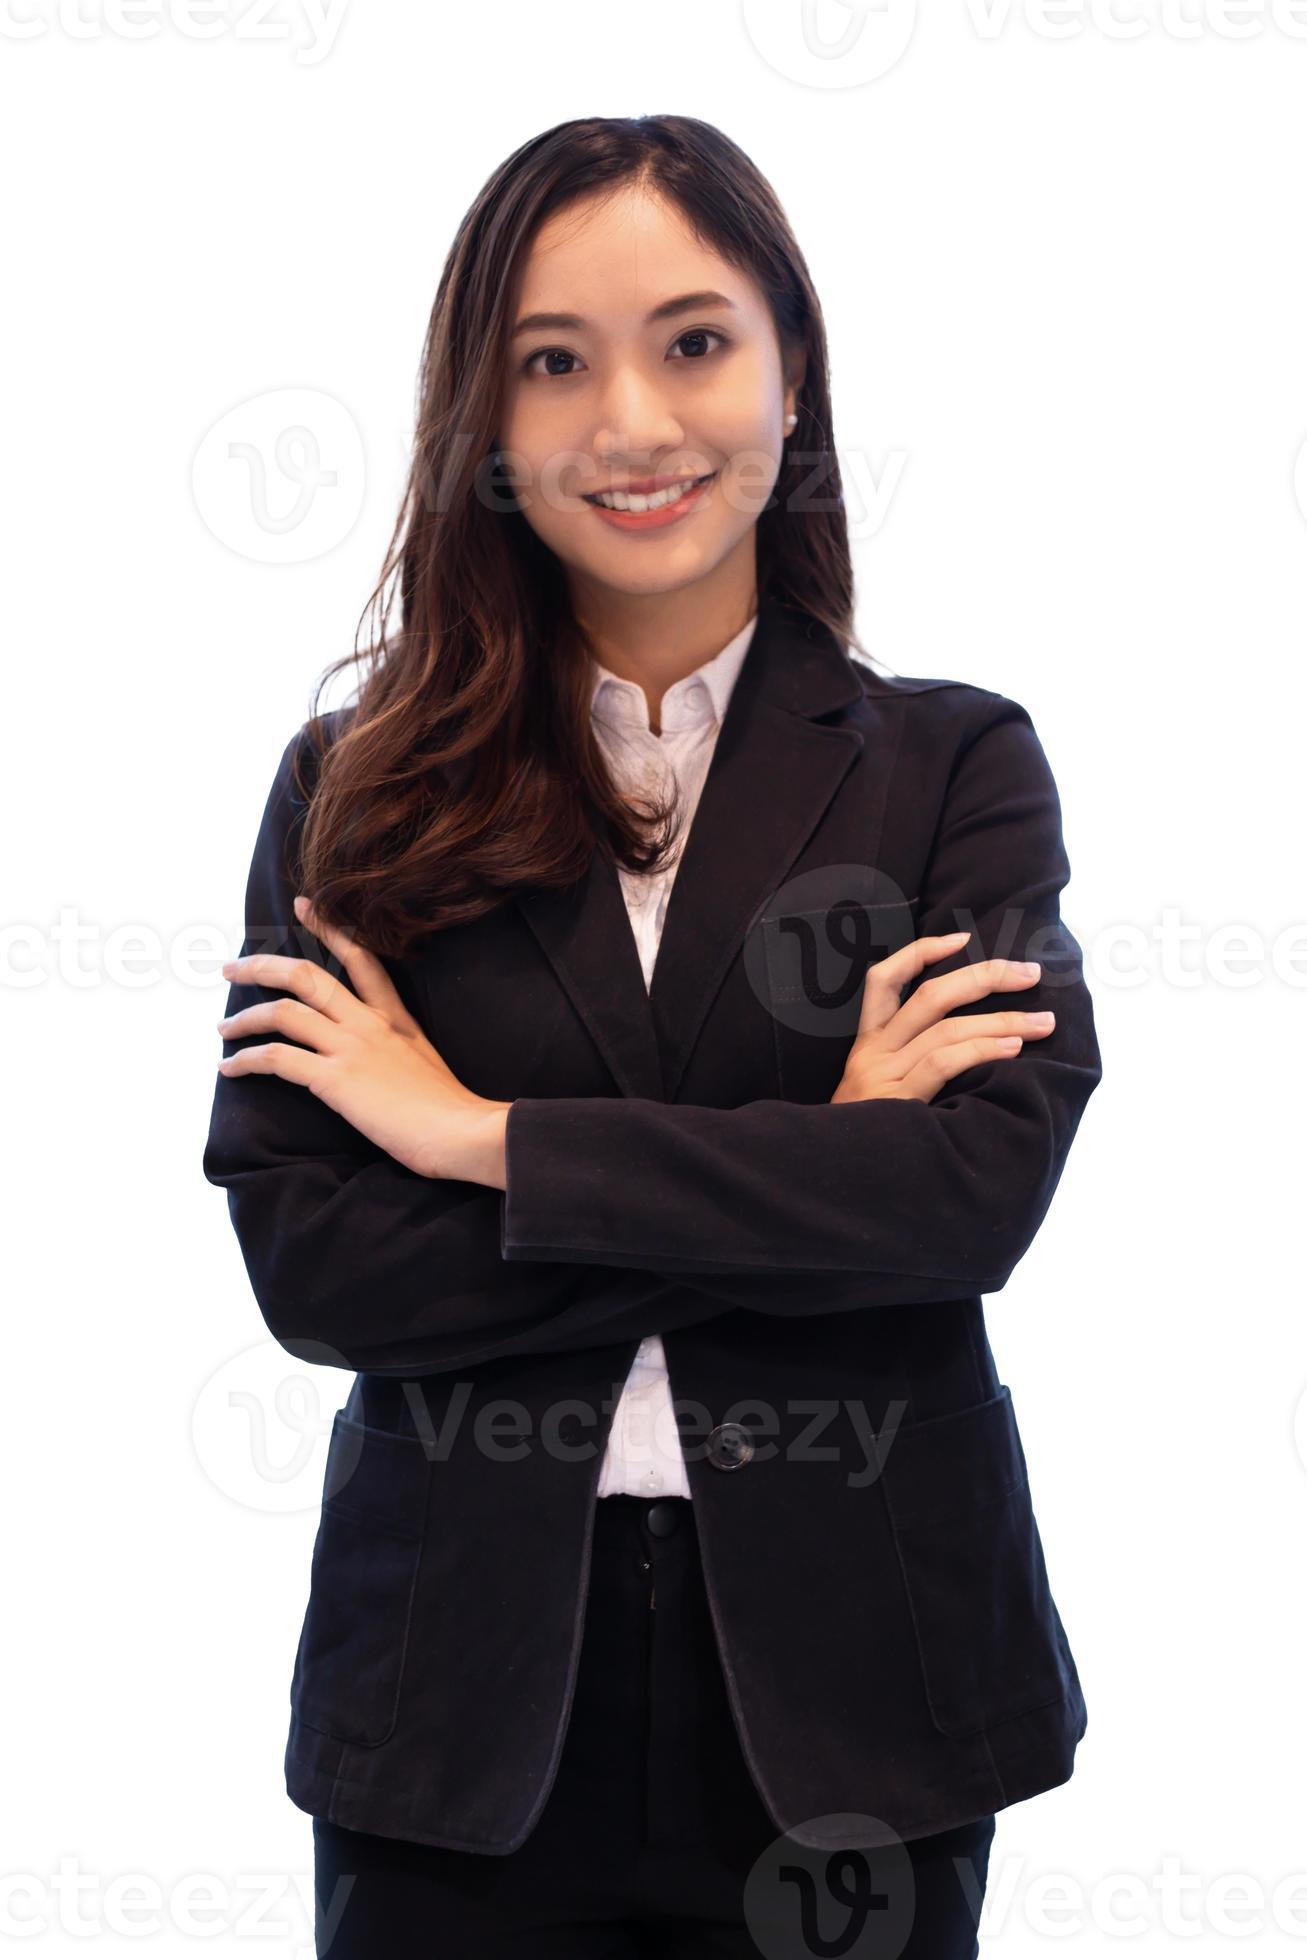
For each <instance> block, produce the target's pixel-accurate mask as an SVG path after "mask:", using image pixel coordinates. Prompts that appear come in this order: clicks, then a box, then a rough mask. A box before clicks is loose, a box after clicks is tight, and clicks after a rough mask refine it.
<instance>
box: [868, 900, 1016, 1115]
mask: <svg viewBox="0 0 1307 1960" xmlns="http://www.w3.org/2000/svg"><path fill="white" fill-rule="evenodd" d="M968 938H970V934H969V933H965V932H956V933H948V934H946V935H945V936H944V937H942V938H941V937H938V936H936V937H932V938H927V939H914V940H912V941H911V943H910V944H909V945H907V946H904V947H902V948H900V950H899V951H898V952H897V953H891V954H890V955H889V957H888V959H883V960H877V961H875V962H873V964H872V965H871V966H869V967H868V968H867V977H866V980H865V982H864V990H863V996H862V1009H861V1013H860V1016H859V1020H858V1031H857V1033H856V1035H855V1036H854V1038H853V1046H852V1048H851V1049H850V1050H849V1053H848V1057H847V1059H846V1061H845V1064H844V1074H843V1076H842V1077H841V1080H840V1084H839V1087H838V1088H837V1089H836V1091H835V1094H834V1095H833V1096H832V1097H831V1101H832V1102H833V1103H836V1102H866V1101H868V1100H870V1099H871V1098H872V1097H876V1096H897V1097H901V1098H905V1099H912V1100H915V1101H918V1102H929V1101H930V1100H931V1098H932V1097H933V1096H937V1095H938V1094H939V1092H940V1090H941V1089H942V1088H943V1086H944V1084H945V1083H946V1082H950V1081H951V1080H952V1079H953V1077H954V1076H955V1075H961V1074H962V1072H963V1070H964V1069H969V1068H974V1067H975V1065H976V1064H977V1062H989V1061H993V1060H994V1059H995V1057H996V1056H1000V1055H1002V1056H1007V1055H1015V1054H1017V1053H1019V1051H1020V1048H1021V1043H1022V1040H1023V1039H1028V1038H1030V1037H1032V1036H1033V1037H1034V1038H1035V1039H1038V1038H1039V1037H1040V1036H1042V1035H1046V1034H1051V1033H1052V1031H1053V1025H1054V1016H1053V1015H1052V1014H1051V1013H1044V1014H1024V1013H1022V1012H1021V1011H1020V1009H1010V1010H1008V1011H1006V1012H1003V1011H1000V1012H998V1013H994V1014H965V1015H960V1016H958V1017H957V1018H956V1019H954V1020H945V1019H944V1016H945V1015H946V1014H947V1013H948V1011H949V1009H950V1008H952V1007H958V1006H960V1005H961V1004H962V1003H963V1002H965V1001H969V1000H983V999H984V998H985V996H986V994H992V993H998V992H1001V991H1003V990H1005V989H1007V988H1009V987H1033V986H1034V985H1035V983H1036V982H1037V981H1038V979H1039V963H1038V961H1032V962H1030V965H1029V970H1027V968H1026V966H1025V965H1024V964H1023V962H1022V961H1020V960H977V961H976V962H975V964H974V965H971V966H962V967H959V968H958V969H957V971H956V972H954V973H941V974H940V975H938V976H937V978H935V979H934V980H927V981H926V982H925V983H924V984H923V985H922V986H920V987H918V989H917V991H916V993H915V994H914V995H913V996H912V999H911V1000H910V1001H908V1002H907V1004H906V1005H904V1004H903V1003H902V1001H901V1000H900V996H901V994H902V992H903V989H904V987H906V986H907V984H908V982H909V980H911V979H912V978H913V977H914V976H915V975H916V974H918V973H920V972H921V969H922V967H923V966H926V965H928V964H929V962H930V961H931V960H939V959H943V958H944V957H945V955H946V954H948V953H954V952H956V951H957V949H958V946H959V945H960V944H961V943H963V942H964V941H965V940H967V939H968Z"/></svg>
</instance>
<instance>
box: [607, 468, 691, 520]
mask: <svg viewBox="0 0 1307 1960" xmlns="http://www.w3.org/2000/svg"><path fill="white" fill-rule="evenodd" d="M703 481H704V478H703V477H701V476H696V477H691V478H690V479H689V481H688V482H686V483H676V484H673V485H672V486H671V488H670V489H667V490H654V491H651V492H650V494H649V495H648V496H647V497H640V496H628V495H627V494H626V492H625V491H624V490H600V491H598V492H597V493H596V494H595V496H594V498H593V499H592V502H594V503H596V504H602V505H603V506H604V509H605V510H629V511H642V510H662V509H663V507H664V505H666V504H679V503H680V501H681V498H682V497H685V496H688V495H689V493H690V491H691V490H694V489H696V488H697V487H698V485H699V484H701V483H702V482H703Z"/></svg>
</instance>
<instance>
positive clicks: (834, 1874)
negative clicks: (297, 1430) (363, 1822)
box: [313, 1495, 995, 1960]
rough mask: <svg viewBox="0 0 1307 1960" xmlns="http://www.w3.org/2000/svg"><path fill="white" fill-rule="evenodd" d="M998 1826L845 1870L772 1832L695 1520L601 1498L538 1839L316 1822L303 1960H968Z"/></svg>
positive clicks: (986, 1821) (869, 1855) (656, 1503)
mask: <svg viewBox="0 0 1307 1960" xmlns="http://www.w3.org/2000/svg"><path fill="white" fill-rule="evenodd" d="M796 1692H797V1693H801V1692H802V1684H801V1683H796ZM994 1823H995V1820H994V1818H993V1817H992V1816H991V1817H986V1818H983V1819H981V1820H980V1821H979V1822H978V1823H975V1824H969V1825H965V1826H963V1827H962V1828H960V1829H957V1830H952V1831H946V1832H943V1833H941V1834H939V1835H938V1836H934V1837H926V1838H917V1839H914V1840H911V1841H910V1842H908V1843H906V1844H902V1843H896V1844H893V1845H890V1846H888V1847H883V1848H878V1849H873V1850H857V1851H848V1852H824V1851H823V1852H817V1851H813V1850H811V1849H809V1848H807V1847H806V1846H802V1845H796V1844H794V1843H793V1841H792V1840H791V1839H789V1838H788V1837H786V1836H784V1835H782V1834H780V1833H778V1832H777V1830H776V1828H775V1826H774V1825H773V1823H772V1822H771V1819H770V1818H769V1817H768V1815H767V1813H766V1811H765V1810H764V1808H763V1806H762V1802H761V1800H760V1798H759V1796H758V1794H757V1791H756V1790H755V1788H754V1786H753V1783H752V1781H751V1779H750V1776H749V1771H748V1767H747V1765H746V1763H745V1761H744V1757H743V1755H742V1753H741V1750H740V1746H739V1740H738V1737H737V1735H736V1732H735V1727H734V1723H733V1721H732V1717H731V1712H730V1707H729V1704H728V1702H727V1699H726V1687H725V1682H724V1680H723V1678H722V1672H721V1664H720V1661H719V1658H718V1654H717V1648H716V1644H715V1640H714V1635H713V1629H712V1623H711V1619H710V1617H709V1608H708V1599H707V1593H706V1591H705V1588H704V1582H703V1573H702V1568H701V1565H700V1561H699V1549H698V1539H697V1536H696V1532H695V1523H694V1506H693V1504H692V1503H691V1502H690V1501H689V1500H688V1499H686V1498H683V1497H671V1498H658V1499H655V1500H653V1501H650V1500H647V1499H645V1498H642V1497H635V1496H626V1495H622V1496H615V1497H604V1498H601V1499H599V1501H598V1505H597V1518H596V1524H595V1540H594V1556H593V1560H592V1566H591V1582H590V1593H589V1598H588V1601H587V1607H586V1624H585V1632H584V1638H583V1642H582V1649H581V1660H580V1669H579V1674H578V1679H577V1684H576V1697H575V1701H574V1704H573V1709H572V1715H571V1721H570V1724H569V1727H568V1732H567V1737H566V1740H565V1742H564V1747H563V1754H562V1758H561V1761H560V1763H559V1768H558V1774H557V1777H556V1779H555V1782H554V1785H553V1788H552V1789H551V1791H550V1793H549V1796H548V1798H547V1799H546V1802H545V1807H544V1810H543V1811H542V1813H541V1815H540V1818H539V1820H538V1822H537V1823H536V1826H535V1829H534V1830H533V1832H532V1833H531V1835H530V1837H529V1838H527V1840H526V1842H525V1843H524V1844H523V1845H522V1846H521V1847H520V1848H519V1849H518V1850H517V1851H515V1852H510V1853H509V1854H508V1855H507V1856H491V1855H487V1854H481V1853H477V1852H463V1851H444V1850H440V1849H438V1848H436V1847H434V1846H431V1845H422V1844H414V1843H410V1842H408V1841H407V1840H400V1839H396V1838H384V1837H375V1836H372V1835H370V1834H368V1833H365V1832H361V1831H349V1830H344V1829H342V1828H341V1827H340V1826H339V1825H336V1824H331V1823H329V1822H328V1821H327V1820H326V1819H325V1818H322V1817H315V1818H314V1820H313V1834H314V1859H315V1864H314V1885H315V1891H316V1893H317V1913H316V1951H317V1954H318V1955H319V1956H323V1955H327V1954H330V1955H331V1956H332V1960H383V1956H384V1960H445V1957H446V1956H448V1960H507V1957H508V1956H509V1955H512V1956H513V1960H631V1956H635V1955H659V1956H666V1960H710V1956H711V1957H712V1960H735V1956H748V1957H749V1960H753V1956H755V1955H758V1954H761V1955H764V1956H766V1960H790V1956H791V1955H792V1956H793V1960H811V1957H812V1956H813V1955H816V1954H820V1953H838V1954H840V1955H841V1956H843V1960H975V1955H976V1954H977V1952H978V1942H977V1937H976V1928H977V1923H978V1919H979V1913H980V1904H981V1900H982V1898H983V1894H984V1888H985V1883H986V1879H987V1875H988V1865H989V1849H990V1843H991V1840H992V1838H993V1834H994Z"/></svg>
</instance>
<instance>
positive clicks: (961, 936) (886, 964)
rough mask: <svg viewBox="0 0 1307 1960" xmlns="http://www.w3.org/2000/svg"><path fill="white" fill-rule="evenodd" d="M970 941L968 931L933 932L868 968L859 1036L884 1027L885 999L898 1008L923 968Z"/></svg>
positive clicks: (859, 1021)
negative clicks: (910, 983) (901, 996)
mask: <svg viewBox="0 0 1307 1960" xmlns="http://www.w3.org/2000/svg"><path fill="white" fill-rule="evenodd" d="M969 938H970V934H969V933H965V932H947V933H930V934H927V935H926V937H924V938H922V939H910V940H909V941H908V943H907V945H906V946H900V947H898V948H897V949H896V950H895V951H894V952H892V953H888V954H886V956H885V958H884V959H883V960H875V961H873V962H872V964H871V965H870V966H869V967H868V968H867V972H866V977H865V980H864V982H863V990H862V1005H861V1009H860V1013H859V1019H858V1034H867V1033H869V1032H870V1031H872V1030H874V1029H876V1028H879V1027H883V1026H884V1019H883V1018H882V1017H883V1012H884V1005H885V1002H886V1000H888V999H889V998H890V997H891V996H892V998H893V1004H894V1009H897V1007H898V1004H899V995H900V994H901V993H902V991H903V989H904V988H905V987H906V986H907V984H908V982H909V981H910V980H915V979H916V977H917V975H918V974H919V973H920V972H921V970H922V968H923V967H926V966H929V965H930V963H931V961H932V960H942V959H945V958H947V956H948V955H949V954H950V953H956V952H957V951H958V949H959V948H960V947H961V946H962V945H963V944H964V943H965V942H966V940H967V939H969ZM892 1011H893V1009H891V1012H892ZM855 1039H856V1036H855Z"/></svg>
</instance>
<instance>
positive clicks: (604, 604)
mask: <svg viewBox="0 0 1307 1960" xmlns="http://www.w3.org/2000/svg"><path fill="white" fill-rule="evenodd" d="M719 569H720V570H721V571H722V572H726V571H727V570H728V569H729V567H728V566H723V567H721V568H719ZM573 606H574V609H575V612H576V617H577V620H578V623H579V624H580V626H581V630H582V632H583V633H584V634H585V636H586V639H587V642H588V644H589V648H590V651H591V653H592V654H593V655H594V657H595V659H596V660H598V661H599V662H600V663H601V664H602V665H603V666H605V667H607V669H608V671H609V672H610V673H612V674H616V675H617V676H618V678H619V679H621V680H628V681H634V682H635V683H636V685H637V686H638V687H642V688H643V689H644V694H645V699H646V700H647V701H648V703H649V721H650V726H651V727H652V728H653V729H654V732H655V733H656V732H657V730H658V722H659V708H660V706H661V703H662V698H663V695H664V694H665V693H666V692H667V690H668V688H669V687H672V686H674V685H675V683H676V682H677V681H679V680H684V678H685V676H686V675H687V674H692V673H693V672H694V671H695V669H696V668H697V667H702V666H703V664H704V662H705V661H706V660H711V659H712V657H713V655H714V654H717V653H720V652H721V650H722V648H723V647H724V646H726V645H727V644H728V642H729V641H731V640H733V639H734V638H735V635H736V634H737V633H741V632H743V630H744V628H745V627H746V626H747V625H748V623H749V621H750V620H751V619H752V618H753V615H754V613H755V612H756V611H757V610H758V592H757V580H756V577H755V570H754V566H753V564H752V563H749V564H747V565H745V566H744V567H743V568H742V570H741V571H739V572H735V573H733V574H732V575H731V576H730V577H722V578H713V579H698V580H695V581H694V582H693V583H692V584H690V585H686V586H682V587H681V588H680V589H679V590H677V591H674V592H649V593H638V592H637V593H631V592H618V591H616V590H614V589H613V588H612V587H611V586H602V585H589V586H586V587H584V588H583V589H579V590H578V589H577V588H576V587H574V590H573Z"/></svg>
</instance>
